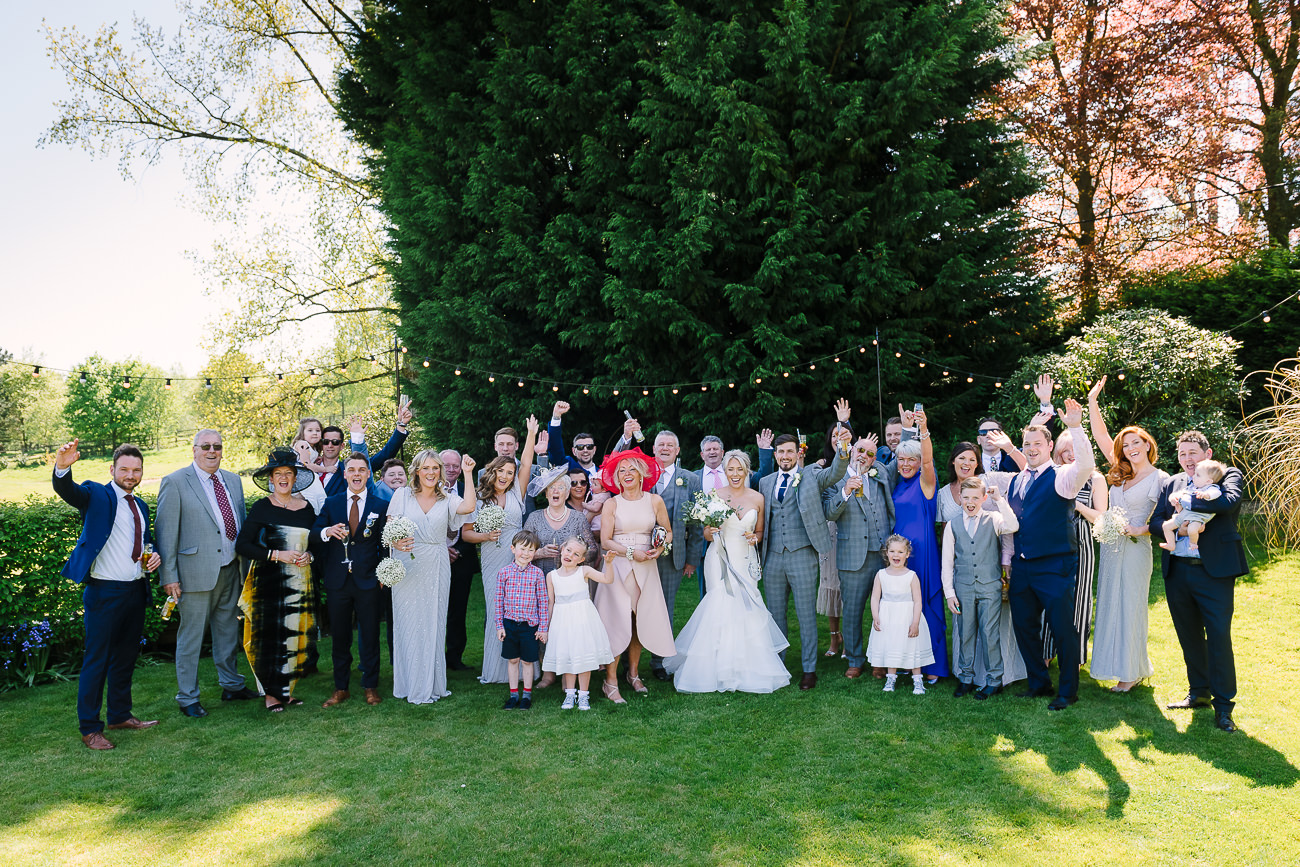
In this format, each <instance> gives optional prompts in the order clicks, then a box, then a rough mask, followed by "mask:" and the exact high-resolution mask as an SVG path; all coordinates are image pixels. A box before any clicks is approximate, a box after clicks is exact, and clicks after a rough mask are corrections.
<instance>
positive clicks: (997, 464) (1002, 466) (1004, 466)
mask: <svg viewBox="0 0 1300 867" xmlns="http://www.w3.org/2000/svg"><path fill="white" fill-rule="evenodd" d="M1000 433H1002V424H1001V423H1000V422H999V421H998V420H997V419H995V418H982V419H980V426H979V431H978V433H977V435H976V437H975V438H976V440H978V442H979V446H980V473H1018V472H1020V465H1019V464H1017V463H1016V462H1015V460H1014V459H1013V458H1012V457H1011V455H1009V454H1007V453H1006V452H1004V451H1003V450H1002V449H1001V447H999V446H998V445H997V441H998V440H999V437H996V436H989V434H1000Z"/></svg>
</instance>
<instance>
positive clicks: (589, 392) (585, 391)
mask: <svg viewBox="0 0 1300 867" xmlns="http://www.w3.org/2000/svg"><path fill="white" fill-rule="evenodd" d="M582 393H583V394H591V389H589V388H584V389H583V390H582Z"/></svg>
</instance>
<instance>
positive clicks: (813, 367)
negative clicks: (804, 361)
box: [808, 364, 817, 370]
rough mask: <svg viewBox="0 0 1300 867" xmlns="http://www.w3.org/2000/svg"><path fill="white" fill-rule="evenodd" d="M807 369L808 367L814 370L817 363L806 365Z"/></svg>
mask: <svg viewBox="0 0 1300 867" xmlns="http://www.w3.org/2000/svg"><path fill="white" fill-rule="evenodd" d="M808 369H809V370H816V369H817V365H815V364H810V365H808Z"/></svg>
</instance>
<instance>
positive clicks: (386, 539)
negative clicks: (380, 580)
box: [379, 515, 416, 586]
mask: <svg viewBox="0 0 1300 867" xmlns="http://www.w3.org/2000/svg"><path fill="white" fill-rule="evenodd" d="M415 530H416V527H415V522H414V521H412V520H411V519H410V518H408V517H406V516H405V515H391V516H390V517H389V518H388V521H387V522H385V524H384V532H383V533H382V534H380V536H379V539H380V541H381V542H383V543H384V544H385V545H387V546H388V547H390V548H391V547H393V543H394V542H400V541H402V540H403V539H414V538H415ZM411 559H412V560H414V559H415V554H414V553H413V552H412V553H411ZM380 565H383V564H380ZM402 574H403V575H405V574H406V570H405V569H403V570H402ZM399 580H400V579H399ZM390 586H391V585H390Z"/></svg>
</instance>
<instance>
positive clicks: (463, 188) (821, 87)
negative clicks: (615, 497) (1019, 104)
mask: <svg viewBox="0 0 1300 867" xmlns="http://www.w3.org/2000/svg"><path fill="white" fill-rule="evenodd" d="M372 13H373V14H372V17H371V19H370V22H369V26H368V28H367V31H366V34H365V35H364V36H363V37H362V40H361V44H359V45H358V46H356V51H355V52H354V53H353V55H352V56H353V58H354V65H353V67H352V68H350V69H348V70H345V71H344V73H343V75H342V79H341V84H340V89H341V91H342V106H343V111H344V114H345V117H346V119H347V122H348V124H349V126H350V127H351V129H352V130H353V131H354V133H355V134H357V135H358V136H359V137H360V138H361V139H362V140H363V142H364V143H365V144H367V145H368V146H370V147H371V148H373V149H374V151H375V153H376V154H377V157H376V158H375V161H374V163H373V166H372V170H373V172H374V174H375V176H376V180H377V181H378V183H379V188H380V190H381V191H382V197H383V202H384V208H385V210H386V212H387V214H388V216H389V218H390V220H391V221H392V225H393V229H392V252H393V262H392V273H393V279H394V284H395V287H396V290H395V291H396V297H397V301H398V303H399V305H400V307H401V308H402V325H401V328H400V331H401V333H402V336H403V338H404V340H405V341H406V343H407V344H408V345H409V347H410V350H411V354H412V355H413V356H414V357H416V358H420V357H423V356H428V357H429V358H430V359H431V360H432V361H433V362H434V363H431V366H430V367H429V368H427V369H426V368H422V367H420V366H418V365H417V366H416V367H415V369H416V370H417V371H418V372H419V374H420V377H419V379H420V381H419V385H418V391H419V394H420V396H421V401H420V404H421V407H422V408H421V413H422V420H423V422H424V423H425V425H426V427H427V428H428V429H429V430H431V431H440V432H444V433H445V434H446V435H448V436H450V437H452V438H453V439H454V440H455V441H458V442H462V443H468V442H474V441H475V440H476V438H479V437H484V436H485V435H486V434H487V433H489V432H490V431H491V429H492V428H493V427H495V426H496V425H497V423H498V422H501V421H505V420H514V419H518V418H519V417H521V416H522V415H525V414H527V413H528V412H537V413H539V414H542V413H545V412H546V410H547V409H548V408H549V403H550V400H551V399H553V398H554V397H555V396H557V395H556V394H555V392H554V391H553V389H552V384H553V383H556V384H559V385H560V391H559V395H558V396H560V397H565V398H567V399H569V400H571V401H573V403H574V404H575V408H574V413H573V415H574V417H575V420H576V421H577V423H578V424H579V425H582V426H587V425H588V424H591V423H594V421H595V419H596V418H603V419H605V420H606V421H608V420H610V419H611V418H617V416H618V410H621V409H624V408H627V409H630V410H632V411H633V412H634V413H636V414H639V415H640V416H641V417H642V418H643V419H647V420H648V419H655V420H660V421H669V420H670V421H671V422H672V424H673V425H674V426H675V427H677V429H678V431H679V433H682V434H685V435H688V436H690V437H694V436H695V435H697V434H700V433H703V432H715V433H720V434H722V435H723V436H724V438H728V439H729V440H734V439H735V437H736V436H737V435H738V434H741V433H743V432H746V431H749V430H752V429H753V428H755V427H757V426H759V425H766V426H771V427H774V428H788V427H792V426H794V425H795V424H800V423H801V424H803V425H804V426H805V427H809V426H815V423H816V422H817V421H818V420H826V421H829V419H830V413H829V408H830V405H831V403H832V402H833V401H834V399H835V398H837V397H839V396H846V397H848V398H849V399H850V400H852V401H854V403H855V404H856V405H858V406H859V407H860V409H861V410H862V411H864V414H866V415H867V418H868V419H869V420H870V419H871V417H872V416H874V412H870V410H872V409H874V407H875V405H876V402H877V397H878V395H877V391H876V376H875V365H874V358H875V355H874V352H868V353H866V354H864V353H861V352H858V351H856V349H857V347H858V346H864V347H866V348H867V349H868V350H871V349H872V346H871V342H872V339H873V338H874V336H875V331H876V329H877V328H879V330H880V335H881V338H882V342H883V343H884V344H885V346H886V347H887V348H888V349H889V350H890V351H888V352H885V353H883V355H884V358H885V362H886V363H885V370H884V391H885V400H886V401H889V400H890V399H891V398H892V396H894V395H902V396H905V397H906V400H907V401H908V402H910V401H911V400H913V399H918V398H919V399H922V400H925V401H926V403H927V404H928V405H929V406H930V408H931V410H932V415H936V416H937V417H938V421H939V423H942V421H943V420H944V418H945V417H947V418H952V417H954V416H955V415H956V414H959V413H960V414H963V415H969V414H970V413H973V412H976V411H978V409H979V408H980V407H982V406H983V405H984V404H985V403H986V402H987V400H988V397H989V393H990V392H991V391H992V389H991V385H992V383H991V382H990V383H986V384H985V385H984V386H983V387H979V386H976V387H972V386H970V385H968V384H967V381H966V377H965V375H964V374H962V375H959V374H957V373H956V371H957V370H963V371H997V370H1011V369H1012V368H1014V367H1015V364H1016V361H1017V359H1018V358H1019V357H1020V356H1021V355H1022V354H1023V353H1024V352H1025V351H1026V350H1027V349H1028V348H1030V346H1031V345H1032V343H1033V341H1034V340H1035V339H1036V335H1037V334H1038V331H1039V329H1040V328H1041V327H1042V326H1041V325H1040V324H1039V323H1042V322H1044V321H1045V320H1047V319H1049V317H1050V313H1051V311H1050V309H1049V306H1048V304H1049V302H1048V301H1047V300H1046V296H1045V294H1044V293H1043V291H1042V289H1041V287H1040V286H1039V284H1038V283H1037V282H1036V281H1035V280H1032V279H1029V278H1027V277H1026V276H1025V274H1024V271H1023V268H1022V264H1023V263H1022V260H1021V258H1020V249H1021V245H1022V241H1023V237H1022V228H1021V225H1020V222H1019V218H1018V216H1017V214H1016V212H1015V210H1014V205H1015V202H1016V201H1017V200H1018V199H1019V198H1020V197H1021V196H1023V195H1025V194H1026V193H1027V192H1028V191H1029V189H1030V187H1031V182H1030V180H1029V178H1028V175H1027V174H1026V172H1025V169H1024V166H1023V161H1022V158H1021V155H1020V152H1019V150H1018V149H1017V147H1016V146H1015V145H1014V144H1013V143H1012V142H1011V141H1010V140H1009V138H1008V136H1007V135H1006V133H1005V131H1004V130H1003V129H1001V128H1000V127H999V126H998V124H997V123H996V122H995V121H994V120H992V119H991V116H990V112H989V105H988V102H989V100H990V98H991V95H992V92H993V88H994V85H995V84H996V83H997V82H998V81H1000V80H1001V79H1002V78H1003V77H1004V76H1006V75H1007V74H1008V68H1007V66H1006V63H1005V61H1004V58H1006V57H1008V56H1009V54H1010V52H1009V51H1008V48H1007V46H1006V45H1005V43H1004V42H1003V36H1002V35H1001V31H1000V29H999V26H998V25H999V21H1000V13H999V6H998V4H997V3H994V2H987V0H975V2H966V3H950V2H942V0H868V2H862V0H857V2H829V3H809V2H797V0H787V2H781V3H774V2H750V0H701V2H678V3H665V2H653V0H641V2H613V0H581V2H568V3H561V2H546V0H542V2H537V3H519V4H504V5H503V6H501V7H490V6H488V5H487V4H480V3H463V2H454V3H453V2H426V3H408V2H388V3H380V4H377V5H376V6H375V7H372ZM846 348H853V350H854V351H852V352H851V353H849V354H848V355H845V356H841V358H842V360H841V361H840V362H839V363H835V362H833V361H832V360H831V358H830V356H832V355H834V354H835V353H836V352H837V351H839V350H842V349H846ZM895 350H900V351H905V352H912V353H918V354H921V355H924V356H925V357H927V358H931V359H933V360H934V361H935V362H938V363H936V364H932V365H930V366H928V367H925V368H921V367H919V366H918V364H917V362H916V361H915V360H914V359H912V358H910V357H908V356H907V355H904V356H903V357H902V358H896V357H895V355H894V351H895ZM822 356H826V359H825V361H824V362H822V363H818V364H817V365H816V368H815V369H813V368H812V365H811V364H810V363H809V361H810V360H811V359H815V358H819V357H822ZM944 367H948V368H950V370H949V375H947V376H943V375H942V374H943V368H944ZM457 369H459V370H460V372H461V373H460V375H459V376H458V375H457V374H456V372H455V371H456V370H457ZM488 372H491V373H493V374H495V382H491V383H489V381H488V377H487V374H488ZM787 374H788V375H787ZM520 377H522V378H523V382H524V385H523V387H522V388H521V387H519V385H518V384H517V383H518V382H519V381H520ZM758 380H761V382H759V381H758ZM585 382H594V383H597V384H598V386H599V387H597V388H594V389H593V390H592V391H591V393H590V394H589V395H584V394H583V393H582V392H581V391H580V390H579V389H576V388H574V387H572V386H569V385H567V384H566V383H585ZM701 382H708V383H721V387H718V386H717V385H713V384H711V385H710V386H709V388H708V389H707V390H702V389H701V388H700V386H699V385H698V383H701ZM683 383H695V385H692V386H690V387H682V388H681V389H680V392H679V393H674V392H673V390H672V388H671V386H673V385H677V384H683ZM730 383H734V386H730ZM632 385H636V386H637V388H629V386H632ZM643 385H648V386H651V387H649V388H648V389H647V391H648V392H649V393H648V394H643V392H642V389H641V386H643ZM654 386H663V387H654ZM615 388H618V389H619V393H618V395H615V394H614V393H613V390H614V389H615ZM886 410H888V407H886ZM886 414H890V413H889V412H888V411H887V412H886ZM870 426H871V427H874V425H870ZM606 427H608V424H607V425H606Z"/></svg>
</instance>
